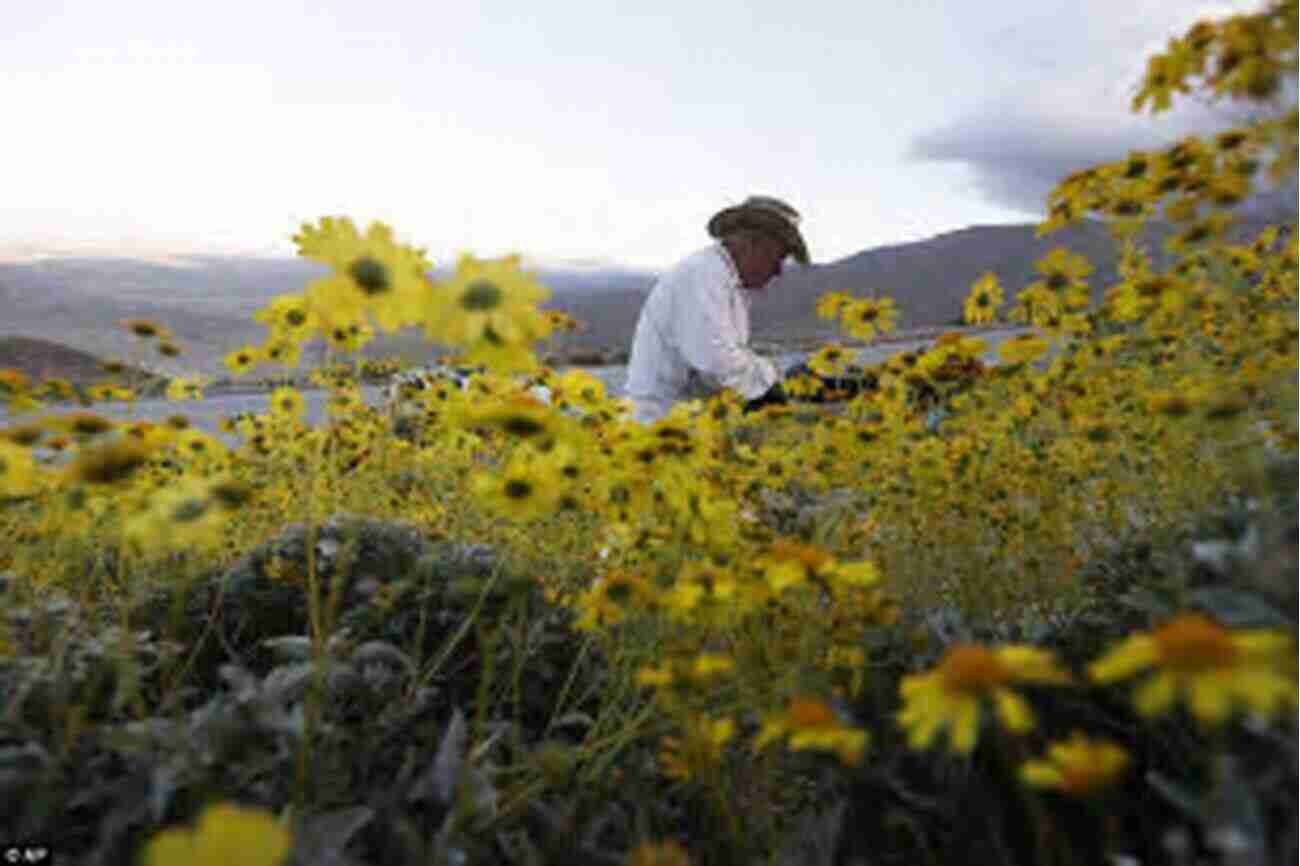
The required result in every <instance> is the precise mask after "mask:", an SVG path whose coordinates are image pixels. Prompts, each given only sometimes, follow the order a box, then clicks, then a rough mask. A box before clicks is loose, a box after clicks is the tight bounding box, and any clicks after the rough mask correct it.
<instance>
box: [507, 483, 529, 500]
mask: <svg viewBox="0 0 1300 866" xmlns="http://www.w3.org/2000/svg"><path fill="white" fill-rule="evenodd" d="M505 494H506V496H507V497H509V498H510V499H527V498H528V497H530V496H532V495H533V485H531V484H529V483H528V482H527V481H522V480H520V479H518V478H512V479H510V480H509V481H507V482H506V487H505Z"/></svg>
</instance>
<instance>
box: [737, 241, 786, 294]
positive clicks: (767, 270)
mask: <svg viewBox="0 0 1300 866" xmlns="http://www.w3.org/2000/svg"><path fill="white" fill-rule="evenodd" d="M789 252H790V251H789V249H787V247H786V244H785V241H783V240H781V239H780V238H775V237H771V236H770V235H759V236H758V237H757V238H755V239H754V240H753V241H752V242H751V243H750V245H749V250H748V253H747V254H746V255H743V256H741V257H740V259H741V260H740V261H739V262H737V268H736V269H737V270H738V271H739V272H740V283H741V285H743V286H744V287H745V288H747V289H761V288H762V287H763V286H765V285H767V284H768V283H769V282H771V281H772V280H774V279H776V278H777V277H778V276H779V275H780V274H781V263H782V262H783V261H785V257H786V256H787V255H789Z"/></svg>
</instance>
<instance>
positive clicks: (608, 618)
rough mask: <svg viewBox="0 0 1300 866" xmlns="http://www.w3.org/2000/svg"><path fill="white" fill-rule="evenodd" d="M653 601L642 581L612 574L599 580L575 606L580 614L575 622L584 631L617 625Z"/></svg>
mask: <svg viewBox="0 0 1300 866" xmlns="http://www.w3.org/2000/svg"><path fill="white" fill-rule="evenodd" d="M653 601H654V593H653V592H652V590H651V588H650V587H649V586H648V585H647V584H646V581H645V578H643V577H641V576H640V575H636V574H629V573H628V572H624V571H615V572H612V573H610V574H607V575H604V576H603V577H601V578H599V579H598V580H597V581H596V583H595V585H593V586H592V587H591V588H590V589H588V590H587V591H586V592H584V593H583V594H582V597H581V598H579V599H578V602H577V607H578V610H580V611H581V612H582V615H581V616H580V617H579V618H578V621H577V623H576V625H577V627H578V628H580V629H584V630H589V629H594V628H597V627H605V626H612V625H618V624H619V623H621V622H623V620H625V619H627V616H628V614H629V613H630V612H631V611H635V610H640V609H643V608H645V607H647V606H648V605H649V603H651V602H653Z"/></svg>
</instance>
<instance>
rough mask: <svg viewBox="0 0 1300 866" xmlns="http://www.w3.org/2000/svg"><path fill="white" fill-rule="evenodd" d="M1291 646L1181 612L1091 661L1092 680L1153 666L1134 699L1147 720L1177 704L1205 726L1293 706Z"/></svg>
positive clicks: (1273, 636) (1267, 634)
mask: <svg viewBox="0 0 1300 866" xmlns="http://www.w3.org/2000/svg"><path fill="white" fill-rule="evenodd" d="M1288 658H1290V659H1291V661H1292V664H1294V658H1295V648H1294V645H1293V641H1292V640H1291V638H1290V636H1288V635H1286V634H1283V633H1282V632H1278V631H1269V630H1265V629H1255V630H1248V631H1230V630H1228V629H1225V628H1224V627H1223V626H1221V625H1219V624H1218V623H1216V622H1214V621H1213V620H1211V619H1209V618H1208V617H1206V616H1204V615H1202V614H1199V613H1185V614H1182V615H1181V616H1178V617H1175V618H1174V619H1173V620H1170V621H1169V622H1167V623H1165V624H1163V625H1161V626H1159V627H1158V628H1156V629H1155V630H1154V631H1152V632H1150V633H1149V634H1139V635H1131V636H1130V637H1128V638H1126V639H1125V640H1124V641H1123V642H1121V643H1120V645H1119V646H1117V647H1115V648H1114V649H1112V650H1111V651H1110V652H1109V653H1107V654H1106V655H1105V656H1103V657H1102V658H1100V659H1098V660H1097V661H1095V662H1093V663H1092V665H1091V666H1090V667H1089V668H1088V673H1089V675H1090V676H1091V677H1092V679H1093V681H1095V682H1098V683H1110V682H1114V681H1116V680H1121V679H1126V678H1128V677H1131V676H1134V675H1135V674H1137V673H1139V672H1141V671H1144V670H1146V669H1147V668H1155V669H1156V670H1155V672H1154V673H1153V674H1152V675H1151V676H1150V677H1149V678H1148V679H1147V680H1146V681H1145V682H1144V683H1143V684H1142V685H1141V686H1139V687H1138V688H1137V690H1136V691H1135V692H1134V694H1133V703H1134V706H1135V707H1136V709H1137V711H1138V713H1140V714H1141V715H1143V716H1145V717H1148V718H1150V717H1153V716H1160V715H1164V714H1166V713H1168V712H1169V711H1170V710H1171V709H1172V708H1173V706H1174V704H1175V703H1176V702H1177V701H1178V699H1179V698H1183V699H1185V700H1187V702H1188V704H1189V708H1190V710H1191V712H1192V715H1193V716H1195V717H1196V718H1197V719H1198V720H1199V721H1200V722H1202V723H1204V724H1207V725H1221V724H1223V723H1224V722H1226V721H1227V720H1228V719H1229V718H1230V716H1231V715H1232V712H1233V710H1234V709H1235V708H1237V707H1239V706H1244V707H1246V708H1248V709H1249V710H1251V711H1253V712H1255V713H1257V714H1259V715H1262V716H1270V715H1273V714H1275V713H1278V712H1280V711H1282V710H1284V709H1285V708H1286V707H1287V706H1288V705H1289V706H1291V707H1295V706H1296V697H1297V695H1296V692H1297V689H1296V679H1295V673H1294V668H1293V667H1292V668H1291V669H1290V670H1288V668H1287V665H1286V660H1287V659H1288Z"/></svg>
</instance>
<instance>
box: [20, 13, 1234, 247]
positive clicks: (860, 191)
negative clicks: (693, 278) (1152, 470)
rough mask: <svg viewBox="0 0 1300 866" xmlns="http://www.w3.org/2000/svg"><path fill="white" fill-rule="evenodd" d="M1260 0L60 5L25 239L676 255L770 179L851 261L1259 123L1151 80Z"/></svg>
mask: <svg viewBox="0 0 1300 866" xmlns="http://www.w3.org/2000/svg"><path fill="white" fill-rule="evenodd" d="M1258 6H1259V3H1258V2H1216V3H1210V4H1207V3H1204V2H1187V0H1183V2H1177V0H1087V2H1079V0H1032V2H1018V0H1017V2H1010V0H1006V2H997V0H988V2H981V3H969V2H966V0H948V2H926V0H909V2H906V3H864V2H818V0H805V2H802V3H795V4H792V3H790V2H788V0H782V2H774V0H711V2H707V3H701V2H690V3H687V2H681V0H656V2H653V3H642V2H633V0H620V2H617V3H610V2H608V0H602V2H576V0H555V2H552V3H546V4H540V3H535V2H527V3H525V2H521V0H516V2H499V0H477V2H445V0H425V2H419V3H413V2H409V0H367V2H365V3H357V2H354V0H303V2H287V0H223V2H221V3H199V2H197V0H113V2H108V3H105V2H102V0H75V2H64V0H41V2H23V3H14V4H10V7H11V8H6V13H5V19H6V21H5V27H4V28H3V30H0V57H3V58H4V63H3V67H0V68H3V70H4V72H3V76H2V77H0V105H4V106H5V113H6V116H7V119H8V120H9V123H7V124H6V127H7V130H6V133H5V135H4V137H3V143H2V144H0V165H2V166H3V174H4V177H5V181H4V189H3V196H2V198H0V247H3V248H9V249H16V248H23V247H42V246H44V247H49V248H75V249H95V250H98V251H101V252H114V251H116V252H122V253H142V252H153V253H160V252H173V253H187V252H207V253H244V254H260V255H292V254H293V252H294V246H293V244H292V241H291V237H292V235H293V234H294V233H295V231H297V229H298V227H299V226H300V225H301V224H302V223H303V222H306V221H315V220H317V219H319V218H320V217H322V216H325V215H331V214H338V215H348V216H351V217H352V218H353V219H354V220H355V221H357V222H358V223H360V224H362V225H365V224H367V223H369V221H371V220H376V219H377V220H383V221H385V222H387V223H389V224H390V225H391V226H392V227H393V228H394V230H395V231H396V233H397V236H398V238H399V239H400V240H403V241H405V242H409V243H412V244H415V245H416V246H422V247H424V248H426V249H427V250H428V252H429V255H430V256H431V257H432V258H433V259H434V261H435V263H443V262H448V261H450V260H452V259H454V257H455V256H457V255H459V254H461V253H465V252H469V253H473V254H475V255H479V256H496V255H502V254H506V253H511V252H519V253H522V254H524V255H526V256H528V257H529V258H531V259H535V260H541V261H549V262H571V263H582V262H589V263H595V262H599V263H616V264H621V265H628V266H632V267H641V268H652V269H661V268H665V267H667V266H670V265H671V264H672V263H673V262H674V261H675V260H676V259H679V258H681V257H682V256H684V255H687V254H689V253H690V252H692V251H693V250H695V249H698V248H699V247H701V246H703V245H704V244H705V243H707V242H708V237H707V235H706V233H705V229H704V226H705V224H706V223H707V221H708V219H709V217H710V216H711V215H712V214H713V213H714V212H716V211H717V210H719V209H721V208H722V207H725V206H728V205H732V204H736V203H738V202H740V201H741V200H743V199H744V198H745V197H746V196H748V195H751V194H760V193H761V194H767V195H776V196H779V197H781V198H784V199H785V200H786V201H788V202H790V203H791V204H792V205H794V206H795V207H796V208H797V209H799V210H800V211H801V213H802V214H803V224H802V227H803V231H804V235H805V237H806V238H807V241H808V245H809V248H810V251H811V253H812V258H813V260H814V261H816V262H829V261H833V260H835V259H838V258H841V257H844V256H847V255H850V254H852V253H855V252H858V251H860V250H863V249H867V248H870V247H874V246H881V245H887V244H893V243H904V242H907V241H912V240H919V239H923V238H927V237H931V236H933V235H936V234H940V233H942V232H946V231H952V230H955V229H959V228H963V227H966V226H969V225H987V224H997V223H1014V222H1028V221H1033V220H1036V219H1038V218H1039V217H1040V216H1041V215H1042V213H1043V211H1044V202H1045V199H1046V195H1047V193H1048V192H1049V191H1050V190H1051V188H1052V186H1053V185H1054V183H1055V181H1056V180H1058V179H1059V178H1061V177H1062V176H1064V175H1065V174H1066V173H1068V172H1070V171H1073V170H1076V169H1079V168H1083V167H1085V166H1088V165H1093V164H1096V163H1097V162H1100V161H1104V160H1107V159H1113V158H1117V157H1120V156H1123V155H1124V154H1126V153H1127V152H1128V151H1129V150H1130V149H1135V148H1142V147H1155V146H1159V145H1161V144H1165V143H1171V142H1172V141H1173V140H1174V139H1176V138H1177V137H1179V136H1181V135H1185V134H1188V133H1189V132H1195V131H1204V130H1207V129H1215V128H1218V127H1220V126H1222V125H1223V124H1224V122H1225V119H1230V112H1228V111H1227V110H1226V109H1224V108H1220V107H1212V106H1205V105H1200V104H1195V103H1192V104H1188V105H1185V106H1182V107H1179V108H1177V109H1176V110H1175V111H1174V112H1172V113H1168V114H1162V115H1159V116H1156V117H1151V116H1150V115H1145V116H1136V115H1133V114H1131V113H1130V112H1129V102H1130V99H1131V96H1132V94H1133V92H1134V91H1135V88H1136V86H1137V82H1138V80H1139V78H1140V76H1141V73H1142V70H1143V69H1144V67H1145V58H1146V57H1147V56H1149V55H1150V54H1151V53H1153V52H1155V51H1157V50H1159V49H1160V48H1161V47H1162V46H1163V45H1164V44H1165V43H1166V41H1167V40H1168V39H1169V38H1170V37H1171V36H1174V35H1177V34H1179V33H1181V32H1182V31H1184V30H1185V29H1186V28H1187V26H1189V25H1190V24H1191V23H1192V22H1193V21H1195V20H1196V19H1197V18H1198V17H1202V16H1204V15H1215V14H1219V15H1221V14H1225V13H1229V12H1233V11H1249V10H1253V9H1255V8H1258Z"/></svg>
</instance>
